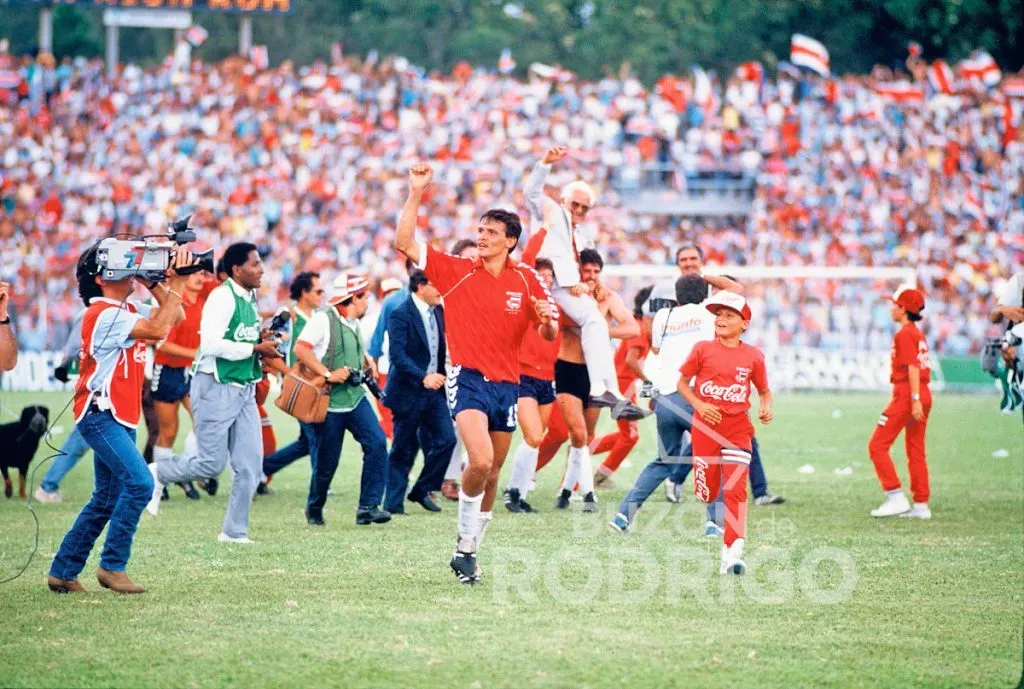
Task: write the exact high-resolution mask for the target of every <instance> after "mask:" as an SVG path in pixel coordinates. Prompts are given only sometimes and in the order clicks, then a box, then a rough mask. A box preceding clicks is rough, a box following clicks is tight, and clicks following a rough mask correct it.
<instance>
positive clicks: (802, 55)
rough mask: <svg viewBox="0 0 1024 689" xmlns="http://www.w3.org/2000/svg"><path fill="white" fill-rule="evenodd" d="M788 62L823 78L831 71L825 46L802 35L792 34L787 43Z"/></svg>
mask: <svg viewBox="0 0 1024 689" xmlns="http://www.w3.org/2000/svg"><path fill="white" fill-rule="evenodd" d="M789 60H790V62H792V63H793V64H794V65H799V66H801V67H806V68H807V69H809V70H811V71H812V72H817V73H818V74H820V75H821V76H823V77H824V76H828V75H829V73H830V71H831V68H830V66H829V58H828V49H827V48H826V47H825V45H824V44H823V43H822V42H821V41H816V40H814V39H813V38H811V37H809V36H804V35H803V34H799V33H795V34H793V38H792V39H791V40H790V43H789Z"/></svg>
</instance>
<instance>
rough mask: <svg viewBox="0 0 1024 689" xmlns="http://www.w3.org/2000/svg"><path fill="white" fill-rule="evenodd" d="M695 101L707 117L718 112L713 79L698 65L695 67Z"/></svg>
mask: <svg viewBox="0 0 1024 689" xmlns="http://www.w3.org/2000/svg"><path fill="white" fill-rule="evenodd" d="M693 101H694V102H695V103H696V104H697V106H698V107H700V109H701V110H703V111H704V114H705V115H710V114H712V113H715V112H718V96H717V95H716V94H715V90H714V89H713V88H711V79H710V78H709V77H708V73H707V72H705V71H704V70H703V69H701V68H700V67H697V66H696V65H694V67H693Z"/></svg>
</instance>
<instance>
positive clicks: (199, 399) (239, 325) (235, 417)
mask: <svg viewBox="0 0 1024 689" xmlns="http://www.w3.org/2000/svg"><path fill="white" fill-rule="evenodd" d="M221 263H222V265H223V267H224V272H225V273H226V274H227V276H228V277H227V279H225V280H224V282H223V283H221V284H220V285H219V286H218V287H217V288H215V289H214V290H213V291H212V292H210V296H209V297H208V298H207V300H206V305H205V306H203V315H202V319H201V320H200V324H199V351H198V353H197V354H196V361H195V366H194V368H193V372H194V375H193V377H192V385H191V389H190V393H189V394H190V396H191V400H192V417H193V423H194V425H195V435H196V444H197V453H196V454H195V455H193V456H179V457H172V458H170V459H162V460H160V461H158V462H153V463H152V464H151V465H150V471H151V472H152V474H153V479H154V483H155V487H154V490H153V499H152V500H151V501H150V503H149V506H148V507H147V508H146V509H147V510H148V511H149V513H150V514H153V515H155V514H156V513H157V510H158V509H159V507H160V493H161V491H162V490H163V484H165V483H178V482H182V481H191V480H194V479H212V478H215V477H217V476H218V475H220V473H221V472H222V471H224V467H225V466H226V465H227V463H228V462H229V461H230V462H231V468H232V470H233V472H234V480H233V481H232V483H231V494H230V495H229V496H228V509H227V514H226V515H225V517H224V524H223V526H222V528H221V534H220V537H219V538H218V540H219V541H220V542H222V543H252V541H251V540H249V506H250V504H251V503H252V496H253V495H254V494H255V492H256V486H257V484H258V483H259V480H260V477H261V475H262V467H263V438H262V435H261V429H260V418H259V413H258V412H257V411H256V383H257V382H259V380H260V379H261V378H262V377H263V373H262V370H261V365H260V358H261V357H262V358H266V359H273V358H280V356H281V355H280V353H279V352H278V351H277V345H278V343H277V342H276V341H275V340H273V339H269V338H265V337H263V335H264V333H262V332H261V331H260V314H259V308H258V307H257V304H256V289H257V288H259V286H260V283H261V282H262V280H263V262H262V260H261V259H260V255H259V252H258V251H257V249H256V245H255V244H250V243H248V242H239V243H236V244H232V245H231V246H229V247H228V248H227V249H225V251H224V256H223V258H222V259H221Z"/></svg>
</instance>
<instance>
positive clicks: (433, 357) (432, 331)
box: [427, 307, 439, 374]
mask: <svg viewBox="0 0 1024 689" xmlns="http://www.w3.org/2000/svg"><path fill="white" fill-rule="evenodd" d="M438 344H439V338H438V332H437V310H436V309H435V308H434V307H430V308H429V309H427V346H428V347H430V363H428V364H427V373H428V374H430V373H437V350H438Z"/></svg>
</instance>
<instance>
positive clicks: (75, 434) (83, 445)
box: [39, 426, 89, 493]
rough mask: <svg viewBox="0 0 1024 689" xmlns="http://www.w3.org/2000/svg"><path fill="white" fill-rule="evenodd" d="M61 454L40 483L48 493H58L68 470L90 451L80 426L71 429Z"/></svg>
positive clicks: (54, 459) (54, 460)
mask: <svg viewBox="0 0 1024 689" xmlns="http://www.w3.org/2000/svg"><path fill="white" fill-rule="evenodd" d="M60 451H61V454H59V455H57V456H56V457H54V458H53V464H51V465H50V468H49V469H48V470H47V472H46V476H44V477H43V480H42V482H41V483H40V484H39V485H40V486H42V488H43V490H45V491H46V492H47V493H56V492H57V491H58V490H60V482H61V481H63V480H64V477H65V476H67V475H68V472H69V471H71V470H72V469H74V468H75V465H76V464H78V460H80V459H81V458H82V457H84V456H85V453H86V452H88V451H89V443H87V442H85V438H83V437H82V434H81V432H79V430H78V426H75V427H74V428H73V429H72V430H71V435H69V436H68V437H67V438H66V439H65V440H64V444H63V445H61V448H60Z"/></svg>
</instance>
